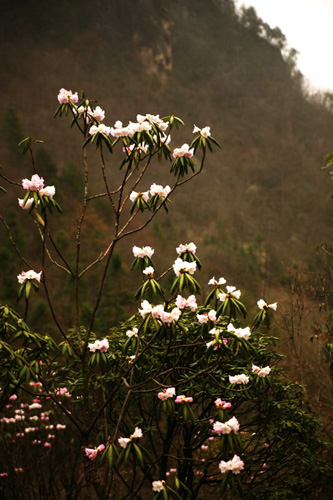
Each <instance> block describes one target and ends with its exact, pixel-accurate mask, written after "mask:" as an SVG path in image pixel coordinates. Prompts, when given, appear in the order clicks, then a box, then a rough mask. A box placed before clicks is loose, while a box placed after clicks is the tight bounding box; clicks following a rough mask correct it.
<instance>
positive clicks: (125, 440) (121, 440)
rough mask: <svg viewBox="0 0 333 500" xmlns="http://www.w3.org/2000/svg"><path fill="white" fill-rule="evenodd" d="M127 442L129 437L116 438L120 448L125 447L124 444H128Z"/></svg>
mask: <svg viewBox="0 0 333 500" xmlns="http://www.w3.org/2000/svg"><path fill="white" fill-rule="evenodd" d="M129 442H130V438H119V439H118V443H119V444H120V446H121V447H122V448H126V446H127V445H128V443H129Z"/></svg>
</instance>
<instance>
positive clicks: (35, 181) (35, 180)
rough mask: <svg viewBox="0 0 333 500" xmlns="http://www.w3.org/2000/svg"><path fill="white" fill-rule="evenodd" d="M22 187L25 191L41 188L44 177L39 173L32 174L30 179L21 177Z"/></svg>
mask: <svg viewBox="0 0 333 500" xmlns="http://www.w3.org/2000/svg"><path fill="white" fill-rule="evenodd" d="M22 187H23V189H26V190H27V191H29V190H30V191H39V190H40V189H43V187H44V179H43V177H39V175H37V174H34V175H33V176H32V177H31V180H30V181H29V179H22Z"/></svg>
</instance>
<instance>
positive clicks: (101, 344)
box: [88, 339, 109, 352]
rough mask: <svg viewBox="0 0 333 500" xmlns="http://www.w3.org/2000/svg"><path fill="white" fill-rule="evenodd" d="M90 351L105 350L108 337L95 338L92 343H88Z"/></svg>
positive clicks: (107, 346)
mask: <svg viewBox="0 0 333 500" xmlns="http://www.w3.org/2000/svg"><path fill="white" fill-rule="evenodd" d="M88 347H89V350H90V352H96V351H101V352H106V351H107V350H108V349H109V341H108V339H103V340H96V341H95V342H94V343H93V344H88Z"/></svg>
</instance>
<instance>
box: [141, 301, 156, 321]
mask: <svg viewBox="0 0 333 500" xmlns="http://www.w3.org/2000/svg"><path fill="white" fill-rule="evenodd" d="M141 308H142V309H139V313H140V314H141V316H142V317H143V318H145V317H146V316H148V314H150V313H151V312H152V309H153V308H152V306H151V305H150V304H149V302H148V300H143V301H142V302H141Z"/></svg>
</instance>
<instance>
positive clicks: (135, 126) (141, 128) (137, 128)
mask: <svg viewBox="0 0 333 500" xmlns="http://www.w3.org/2000/svg"><path fill="white" fill-rule="evenodd" d="M128 128H130V129H132V131H133V133H135V132H149V130H151V125H150V123H148V122H147V121H144V122H141V123H133V122H129V124H128Z"/></svg>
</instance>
